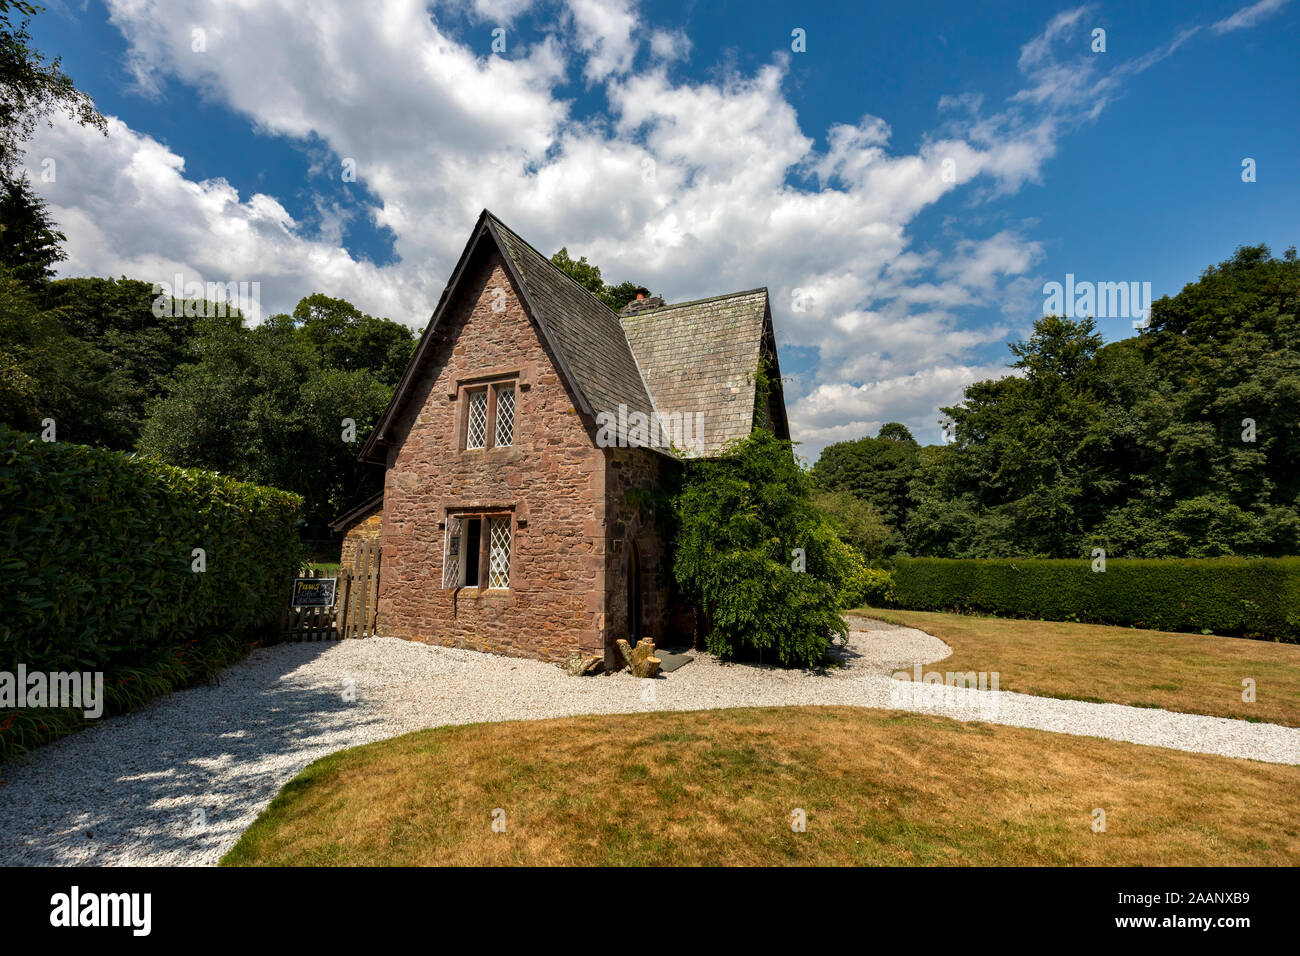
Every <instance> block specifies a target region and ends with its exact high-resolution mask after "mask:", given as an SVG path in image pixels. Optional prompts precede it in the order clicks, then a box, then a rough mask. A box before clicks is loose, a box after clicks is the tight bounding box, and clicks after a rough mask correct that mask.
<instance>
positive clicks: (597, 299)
mask: <svg viewBox="0 0 1300 956" xmlns="http://www.w3.org/2000/svg"><path fill="white" fill-rule="evenodd" d="M483 212H484V214H485V215H486V216H487V217H488V218H489V219H491V220H492V221H493V222H494V223H496V224H497V225H498V226H500V227H501V228H502V229H504V230H505V231H506V232H508V233H510V235H511V236H513V237H514V238H515V239H518V240H519V242H520V243H521V244H523V245H524V246H527V247H528V248H529V249H531V250H532V251H533V252H534V253H536V254H537V258H539V259H541V260H542V261H543V262H545V263H546V264H547V265H548V266H550V267H551V268H552V269H554V270H555V271H556V272H558V273H559V274H560V275H562V276H564V278H566V279H568V280H569V281H570V282H572V283H573V284H574V285H575V286H577V287H578V288H579V289H581V290H582V291H583V292H585V293H586V294H587V296H588V297H589V298H591V299H592V301H594V302H596V303H598V304H599V305H600V306H602V307H603V308H604V309H605V310H606V311H607V312H609V313H610V314H611V315H613V316H614V318H616V319H617V318H618V317H619V314H618V313H617V312H615V311H614V310H613V309H611V308H610V307H609V306H608V305H606V304H605V303H604V302H602V301H601V298H600V296H598V295H596V294H595V293H594V292H592V291H591V290H590V289H588V288H587V287H586V286H585V285H583V284H582V283H581V282H579V281H578V280H577V279H575V278H574V277H573V276H571V275H569V274H568V273H567V272H565V271H564V270H563V269H561V268H560V267H559V266H557V265H556V264H555V263H554V262H552V261H551V260H550V258H549V257H548V256H547V255H546V253H544V252H542V250H540V249H538V248H537V247H536V246H535V245H533V244H532V243H531V242H529V241H528V240H527V239H525V238H524V237H523V236H521V235H519V233H517V232H515V231H514V230H513V229H511V228H510V227H509V226H507V225H506V224H505V223H504V222H502V221H501V220H500V218H498V217H497V215H496V213H494V212H492V210H490V209H484V210H483ZM565 248H567V247H565Z"/></svg>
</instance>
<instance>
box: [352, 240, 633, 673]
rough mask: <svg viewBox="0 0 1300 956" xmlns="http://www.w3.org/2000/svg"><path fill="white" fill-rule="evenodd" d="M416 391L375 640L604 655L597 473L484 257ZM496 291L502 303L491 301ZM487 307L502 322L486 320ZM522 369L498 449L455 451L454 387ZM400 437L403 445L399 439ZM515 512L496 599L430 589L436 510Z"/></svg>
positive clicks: (517, 309) (542, 353)
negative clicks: (511, 437) (510, 420)
mask: <svg viewBox="0 0 1300 956" xmlns="http://www.w3.org/2000/svg"><path fill="white" fill-rule="evenodd" d="M465 280H466V281H465V285H464V286H463V289H464V290H466V294H465V295H464V296H463V297H462V301H461V302H460V303H459V304H457V305H456V306H455V308H454V309H453V311H452V312H451V314H450V315H449V316H448V318H449V320H450V321H449V322H447V323H446V324H445V325H444V329H445V331H446V333H447V340H446V341H444V342H443V343H442V344H441V345H439V346H437V349H436V354H435V355H434V356H433V357H432V362H431V363H430V365H429V366H428V369H427V371H426V373H425V377H424V379H423V381H421V382H420V383H419V384H418V386H417V387H416V388H415V390H414V391H413V393H412V397H411V400H410V403H409V404H408V406H407V409H406V411H405V412H404V415H403V420H402V421H401V422H400V423H398V425H397V427H396V429H395V431H394V437H395V439H396V442H395V444H394V446H393V449H392V450H391V451H390V453H389V461H388V470H387V475H386V478H385V485H384V513H383V532H382V542H383V544H382V547H383V565H382V573H381V575H380V586H379V622H378V626H379V631H380V633H381V634H391V635H394V636H397V637H405V638H411V639H414V640H420V641H428V642H432V643H437V644H444V645H448V646H457V647H467V648H473V649H476V650H487V651H495V652H497V653H503V654H512V655H522V656H528V657H540V658H544V659H549V660H563V659H565V658H567V657H568V655H569V653H570V652H571V651H574V650H579V649H581V650H584V651H586V652H588V653H597V654H598V653H603V652H604V644H605V632H606V619H605V615H606V606H605V588H604V585H605V578H606V575H607V569H606V542H607V536H606V533H605V521H604V518H605V515H604V512H605V502H606V489H605V480H606V468H605V462H604V452H603V451H602V450H600V449H598V448H596V447H595V446H594V444H593V442H592V439H591V437H590V434H589V433H588V431H587V429H586V428H585V427H584V425H583V423H582V422H581V420H580V418H579V415H578V413H577V412H576V411H575V410H574V401H573V397H572V396H571V395H570V394H569V392H568V390H567V389H566V387H565V385H564V383H563V382H562V381H561V380H560V377H559V375H558V374H557V372H556V370H555V366H554V364H553V362H552V359H551V357H550V355H549V354H548V353H547V350H546V348H545V347H544V345H543V344H542V342H541V340H540V338H539V337H538V335H537V333H536V331H535V329H534V328H533V326H532V324H531V322H530V321H529V319H528V317H527V316H526V314H525V313H524V310H523V307H522V305H521V303H520V300H519V297H518V292H517V290H516V289H515V288H514V287H513V286H512V284H511V283H510V280H509V277H508V276H507V274H506V272H505V270H504V269H503V267H502V264H501V262H500V259H499V257H498V256H497V254H496V253H495V252H493V253H492V254H491V256H490V257H487V256H485V257H484V258H483V259H482V260H481V261H480V262H479V264H478V265H477V266H476V267H474V268H473V269H472V270H471V272H470V273H469V274H467V275H466V276H465ZM497 289H501V290H504V292H505V295H504V298H502V297H501V296H500V295H499V294H498V293H496V292H495V291H494V290H497ZM494 304H498V305H500V304H504V307H505V308H504V311H502V312H494V311H493V308H492V307H493V305H494ZM516 368H517V369H520V370H521V371H522V373H523V381H524V382H527V383H528V384H529V386H530V387H528V388H527V389H526V390H525V389H523V388H521V389H520V390H518V391H517V393H516V398H517V403H518V404H517V409H516V413H515V441H514V445H513V446H512V447H510V448H503V449H489V450H488V451H486V452H484V451H472V452H461V451H459V450H458V445H459V441H458V428H459V422H458V412H459V408H460V406H459V403H458V402H457V401H455V400H452V399H449V398H448V396H449V395H451V394H452V393H454V392H455V391H456V386H457V381H458V380H461V379H465V378H468V377H472V376H475V375H480V374H483V373H485V372H488V371H494V370H506V369H516ZM403 436H405V440H404V441H403V440H402V438H403ZM500 503H506V504H510V505H512V506H513V508H514V512H513V513H514V516H515V517H514V529H513V539H514V546H513V548H512V554H511V574H510V588H509V590H508V591H488V592H484V593H483V594H479V593H478V591H477V589H474V588H462V589H456V590H444V589H443V588H442V549H443V530H442V528H441V527H440V526H439V523H440V522H441V521H443V520H444V518H445V515H446V511H447V508H448V507H449V506H451V507H453V508H461V507H474V506H479V505H487V504H500Z"/></svg>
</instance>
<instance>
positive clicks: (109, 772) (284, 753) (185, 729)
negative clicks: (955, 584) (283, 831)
mask: <svg viewBox="0 0 1300 956" xmlns="http://www.w3.org/2000/svg"><path fill="white" fill-rule="evenodd" d="M855 626H860V627H862V628H864V629H863V630H859V631H854V632H853V634H852V635H851V639H850V644H849V647H848V648H847V650H846V651H844V652H843V654H842V659H843V662H844V666H843V667H841V668H834V669H831V670H829V671H827V672H825V673H820V674H816V673H809V672H805V671H784V670H777V669H774V668H767V667H756V666H751V665H726V664H721V663H719V662H718V661H716V660H714V659H712V658H710V657H708V656H707V655H705V654H699V653H697V654H696V655H695V658H696V659H695V660H694V661H692V662H691V663H689V664H687V665H686V666H684V667H682V668H681V669H680V670H677V671H674V672H673V673H672V674H669V675H667V676H665V677H661V678H659V679H656V680H654V681H651V682H644V681H641V680H638V679H636V678H634V677H632V676H631V675H629V674H627V673H620V674H613V675H603V676H598V677H585V678H573V677H569V676H568V675H567V674H565V673H564V671H563V670H561V669H560V668H558V667H555V666H554V665H550V664H543V663H540V662H537V661H530V660H519V659H511V658H503V657H497V656H494V655H489V654H481V653H477V652H474V651H460V650H452V649H448V648H441V647H432V646H429V645H424V644H415V643H411V642H409V641H402V640H396V639H393V638H370V639H366V640H359V641H358V640H351V641H341V642H323V643H311V644H286V645H280V646H276V647H271V648H266V649H262V650H258V651H256V652H254V653H253V654H252V655H251V656H250V657H249V658H248V659H247V660H245V661H243V662H241V663H239V664H237V665H235V666H234V667H232V668H230V669H229V670H228V671H227V672H226V673H225V674H224V675H223V677H222V680H221V684H220V685H219V686H208V687H198V688H194V689H191V690H187V691H182V692H180V693H176V694H172V695H170V696H169V697H166V698H164V699H162V700H160V701H158V702H156V703H155V704H153V705H152V706H150V707H148V708H145V709H144V710H140V711H137V712H134V713H131V714H126V715H123V716H120V717H114V718H110V719H108V720H105V721H103V722H101V723H99V724H97V725H96V726H94V727H92V728H90V729H89V730H87V731H85V732H83V733H79V734H75V735H73V736H71V737H67V738H65V739H63V740H61V741H58V742H56V743H54V744H51V745H50V746H47V747H43V748H41V749H40V750H38V751H37V752H36V753H35V754H33V755H32V756H31V757H30V758H29V759H27V760H25V761H18V762H14V763H11V764H10V765H8V766H6V767H5V768H4V772H3V776H4V777H5V778H7V779H6V782H5V783H4V784H3V785H0V863H2V864H8V865H13V864H101V865H102V864H150V865H155V864H162V865H176V864H182V865H203V864H212V863H215V862H216V861H217V860H218V859H219V858H220V857H221V855H222V854H223V853H225V852H226V851H227V850H228V849H230V847H231V846H233V845H234V843H235V841H236V840H237V839H238V838H239V835H240V834H241V833H242V832H243V831H244V830H245V829H246V828H247V827H248V826H249V825H250V824H251V823H252V822H253V820H254V818H255V817H256V816H257V814H258V813H259V812H260V811H261V810H262V809H263V808H264V807H265V806H266V805H267V803H269V802H270V800H271V798H272V797H273V796H275V794H276V793H277V792H278V791H279V789H280V787H282V786H283V785H284V784H285V783H286V782H287V781H288V780H289V779H290V778H292V777H293V776H294V775H295V774H296V773H298V771H300V770H301V769H302V768H303V767H305V766H306V765H307V764H309V763H311V761H313V760H315V759H317V758H318V757H321V756H324V755H325V754H328V753H331V752H333V751H336V750H339V749H342V748H345V747H352V746H355V745H357V744H362V743H367V742H369V741H373V740H380V739H383V738H386V737H392V736H395V735H397V734H402V733H406V732H408V731H412V730H417V729H420V728H423V727H434V726H438V725H440V724H462V723H472V722H477V721H498V720H523V719H536V718H545V717H562V716H569V715H574V714H599V713H650V712H654V711H657V710H696V709H704V708H716V707H756V706H757V707H763V706H788V705H808V704H825V705H831V704H838V705H854V706H864V707H897V708H901V709H909V710H923V711H925V712H928V713H937V714H945V715H948V716H952V717H956V718H958V719H962V720H985V721H989V722H993V723H1003V724H1011V725H1015V726H1020V727H1033V728H1038V729H1042V730H1049V731H1057V732H1064V733H1072V734H1083V735H1088V736H1096V737H1107V738H1110V739H1113V740H1126V741H1131V742H1133V743H1140V744H1151V745H1155V746H1161V747H1172V748H1175V749H1179V750H1189V751H1196V752H1203V753H1214V754H1223V755H1226V756H1235V757H1249V758H1252V759H1255V760H1263V761H1269V762H1273V763H1289V764H1300V729H1297V728H1289V727H1279V726H1276V725H1273V724H1253V723H1248V722H1245V721H1237V720H1224V719H1221V718H1217V717H1199V716H1194V715H1189V714H1175V713H1170V712H1168V711H1162V710H1147V709H1141V708H1133V707H1123V706H1120V705H1116V704H1090V703H1084V702H1080V701H1063V700H1051V699H1047V698H1041V697H1029V696H1026V695H1023V694H1013V693H1008V692H1005V691H1002V692H997V693H993V692H980V691H974V690H970V691H968V690H965V689H958V688H934V689H933V690H934V695H933V696H926V697H920V696H916V695H915V694H914V693H913V692H914V691H917V690H918V689H919V688H918V687H917V686H916V685H913V684H903V683H902V682H900V681H895V680H893V679H892V678H891V677H890V676H889V672H890V671H891V670H892V669H894V668H897V667H906V666H907V665H908V664H910V663H913V662H916V663H930V662H932V661H936V660H940V659H942V658H943V657H946V656H947V655H948V653H949V649H948V647H947V646H946V645H945V644H944V643H943V642H942V641H939V640H938V639H937V638H934V637H931V636H930V635H928V634H923V633H922V632H920V631H915V630H912V629H910V628H901V627H897V626H895V625H888V624H881V623H879V622H862V621H858V622H855ZM934 669H935V670H938V669H939V668H934ZM349 689H351V690H353V691H354V694H349ZM903 691H905V692H907V693H901V692H903ZM350 696H354V698H355V699H354V700H349V699H345V698H347V697H350Z"/></svg>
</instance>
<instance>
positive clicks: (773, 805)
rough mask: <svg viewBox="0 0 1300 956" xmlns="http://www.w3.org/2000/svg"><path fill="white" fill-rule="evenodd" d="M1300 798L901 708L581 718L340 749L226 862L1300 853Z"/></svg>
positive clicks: (1287, 788) (1242, 767) (423, 734)
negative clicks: (801, 816)
mask: <svg viewBox="0 0 1300 956" xmlns="http://www.w3.org/2000/svg"><path fill="white" fill-rule="evenodd" d="M1297 793H1300V767H1292V766H1275V765H1271V764H1263V763H1255V762H1250V761H1244V760H1233V759H1229V758H1224V757H1212V756H1204V755H1196V754H1186V753H1181V752H1177V751H1172V750H1161V749H1157V748H1150V747H1139V746H1136V745H1132V744H1123V743H1116V742H1112V741H1105V740H1097V739H1091V738H1086V737H1070V736H1066V735H1061V734H1049V733H1045V732H1041V731H1035V730H1024V729H1020V728H1015V727H1002V726H991V725H987V724H978V723H973V724H963V723H959V722H957V721H952V720H948V719H945V718H936V717H928V716H923V715H918V714H904V713H897V712H892V711H876V710H860V709H856V708H843V707H838V708H766V709H748V710H719V711H695V712H677V713H673V712H666V713H660V714H654V715H651V716H645V715H625V716H612V717H611V716H602V717H575V718H565V719H560V720H545V721H528V722H516V723H500V724H474V725H469V726H462V727H443V728H438V729H435V730H427V731H420V732H418V733H414V734H408V735H406V736H404V737H398V738H395V739H393V740H386V741H381V742H379V743H375V744H369V745H367V746H364V747H358V748H355V749H353V750H347V751H342V752H340V753H337V754H333V755H331V756H329V757H326V758H324V759H322V760H319V761H317V762H316V763H314V764H312V765H311V766H310V767H308V768H307V769H306V770H304V771H303V772H302V773H301V774H299V775H298V776H297V777H296V778H295V779H294V780H292V781H291V782H290V783H289V784H288V785H286V786H285V788H284V790H283V791H282V792H281V793H280V794H279V796H277V797H276V798H275V800H274V801H273V802H272V803H271V805H270V806H269V807H268V808H267V809H266V811H264V812H263V814H262V815H261V816H260V817H259V818H258V820H257V821H256V822H255V823H254V824H253V826H252V827H251V828H250V829H249V830H248V832H247V833H245V834H244V836H243V837H242V838H241V839H240V841H239V843H238V844H237V845H236V846H235V847H234V849H232V850H231V851H230V853H228V854H227V855H226V857H225V859H224V860H223V861H222V862H223V864H225V865H281V864H287V865H372V866H373V865H382V866H391V865H397V866H402V865H455V866H464V865H491V864H527V865H565V864H567V865H637V864H644V865H769V864H825V865H845V864H885V865H893V864H902V865H916V864H972V865H1037V864H1044V865H1125V866H1131V865H1171V864H1177V865H1232V866H1242V865H1270V866H1279V865H1288V866H1294V865H1296V864H1297V863H1300V817H1297V816H1296V814H1295V795H1296V794H1297ZM496 808H500V809H502V810H504V811H505V825H506V829H505V832H504V833H496V832H493V829H492V820H493V810H494V809H496ZM796 808H801V809H803V810H804V811H805V813H806V818H807V830H806V832H803V833H796V832H793V831H792V829H791V820H792V812H793V811H794V810H795V809H796ZM1097 808H1100V809H1103V810H1105V811H1106V825H1107V826H1106V832H1104V833H1094V832H1093V831H1092V828H1091V825H1092V821H1093V811H1094V809H1097Z"/></svg>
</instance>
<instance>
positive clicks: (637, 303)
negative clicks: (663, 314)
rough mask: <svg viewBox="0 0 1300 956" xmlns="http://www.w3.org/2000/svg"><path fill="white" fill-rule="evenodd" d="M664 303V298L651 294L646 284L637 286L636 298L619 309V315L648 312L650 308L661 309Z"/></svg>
mask: <svg viewBox="0 0 1300 956" xmlns="http://www.w3.org/2000/svg"><path fill="white" fill-rule="evenodd" d="M663 305H664V300H663V299H662V298H660V297H659V296H657V295H651V294H650V290H649V289H647V288H646V287H645V286H637V290H636V298H635V299H633V300H632V301H631V302H629V303H628V304H627V305H625V306H623V308H622V309H620V310H619V313H618V314H619V315H636V314H637V313H638V312H646V311H648V310H650V309H659V308H662V307H663Z"/></svg>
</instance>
